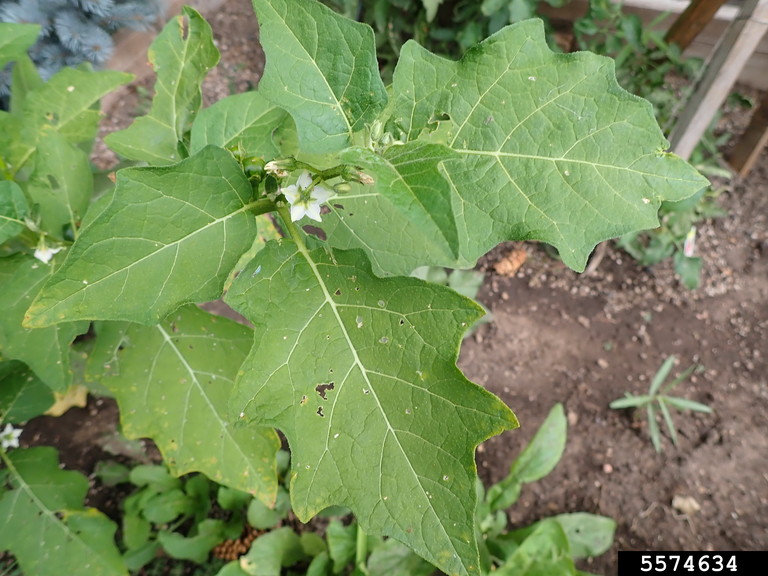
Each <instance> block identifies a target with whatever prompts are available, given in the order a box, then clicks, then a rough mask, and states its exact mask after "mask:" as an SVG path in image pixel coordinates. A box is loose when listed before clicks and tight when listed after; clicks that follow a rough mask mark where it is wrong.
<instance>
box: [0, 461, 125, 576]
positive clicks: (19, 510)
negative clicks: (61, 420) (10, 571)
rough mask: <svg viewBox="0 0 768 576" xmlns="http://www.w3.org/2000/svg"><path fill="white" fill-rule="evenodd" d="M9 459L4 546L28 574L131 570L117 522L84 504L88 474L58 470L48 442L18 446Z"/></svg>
mask: <svg viewBox="0 0 768 576" xmlns="http://www.w3.org/2000/svg"><path fill="white" fill-rule="evenodd" d="M6 464H8V478H9V480H10V483H11V485H12V489H11V490H9V491H7V492H5V494H3V495H2V498H0V517H1V518H2V519H3V521H2V522H0V549H7V550H10V551H11V552H12V553H13V555H14V556H15V557H16V558H17V560H18V561H19V565H20V566H21V569H22V570H23V571H24V574H25V575H26V576H48V575H49V574H82V573H87V574H92V575H93V576H127V574H128V570H127V569H126V567H125V564H124V562H123V559H122V557H121V556H120V552H119V551H118V549H117V546H116V545H115V540H114V535H115V530H116V528H117V527H116V526H115V524H114V522H112V521H111V520H110V519H109V518H107V517H106V516H105V515H104V514H102V513H101V512H99V511H98V510H96V509H94V508H83V500H84V499H85V495H86V493H87V492H88V479H87V478H86V477H85V476H83V475H81V474H79V473H77V472H71V471H64V470H60V469H59V461H58V455H57V453H56V450H54V449H53V448H50V447H48V446H41V447H37V448H29V449H27V450H14V451H13V452H11V453H10V454H8V460H7V461H6Z"/></svg>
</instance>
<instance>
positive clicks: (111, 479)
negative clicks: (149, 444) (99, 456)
mask: <svg viewBox="0 0 768 576" xmlns="http://www.w3.org/2000/svg"><path fill="white" fill-rule="evenodd" d="M130 473H131V469H130V468H128V467H127V466H125V465H123V464H120V463H119V462H115V461H114V460H99V461H98V462H96V466H95V468H94V471H93V475H94V476H95V477H96V478H98V479H99V480H100V481H101V483H102V484H104V485H105V486H117V485H118V484H122V483H124V482H128V476H129V474H130Z"/></svg>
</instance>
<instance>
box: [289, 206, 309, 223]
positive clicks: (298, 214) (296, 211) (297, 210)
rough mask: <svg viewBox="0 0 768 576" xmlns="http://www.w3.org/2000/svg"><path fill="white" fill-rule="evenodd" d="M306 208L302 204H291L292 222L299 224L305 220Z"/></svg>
mask: <svg viewBox="0 0 768 576" xmlns="http://www.w3.org/2000/svg"><path fill="white" fill-rule="evenodd" d="M304 214H306V208H305V207H304V206H303V205H302V204H291V220H292V221H293V222H297V221H299V220H301V219H302V218H304Z"/></svg>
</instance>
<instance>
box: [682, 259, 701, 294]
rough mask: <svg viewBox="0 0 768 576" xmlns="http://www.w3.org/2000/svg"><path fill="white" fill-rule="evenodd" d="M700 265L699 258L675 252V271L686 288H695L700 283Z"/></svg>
mask: <svg viewBox="0 0 768 576" xmlns="http://www.w3.org/2000/svg"><path fill="white" fill-rule="evenodd" d="M702 265H703V261H702V259H701V258H689V257H687V256H685V255H684V254H682V253H681V252H676V253H675V273H676V274H677V275H678V276H679V277H680V281H681V282H682V283H683V286H685V287H686V288H688V290H695V289H696V288H698V287H699V285H700V284H701V267H702Z"/></svg>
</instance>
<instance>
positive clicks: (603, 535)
mask: <svg viewBox="0 0 768 576" xmlns="http://www.w3.org/2000/svg"><path fill="white" fill-rule="evenodd" d="M550 519H551V520H555V521H557V522H558V523H559V524H560V526H561V527H562V528H563V532H565V535H566V537H567V538H568V543H569V545H570V549H571V558H573V559H574V560H577V559H579V558H591V557H594V556H600V554H603V553H605V552H607V551H608V550H609V549H610V548H611V545H612V544H613V534H614V532H615V531H616V522H615V521H614V520H613V519H612V518H608V517H606V516H598V515H596V514H587V513H586V512H575V513H572V514H558V515H557V516H552V517H551V518H550Z"/></svg>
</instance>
